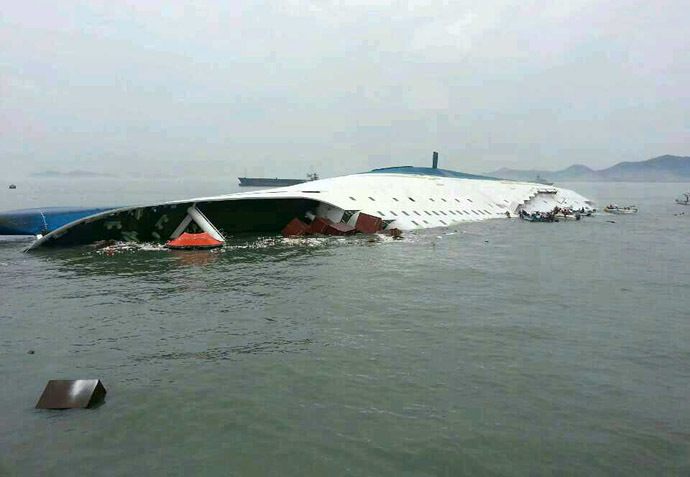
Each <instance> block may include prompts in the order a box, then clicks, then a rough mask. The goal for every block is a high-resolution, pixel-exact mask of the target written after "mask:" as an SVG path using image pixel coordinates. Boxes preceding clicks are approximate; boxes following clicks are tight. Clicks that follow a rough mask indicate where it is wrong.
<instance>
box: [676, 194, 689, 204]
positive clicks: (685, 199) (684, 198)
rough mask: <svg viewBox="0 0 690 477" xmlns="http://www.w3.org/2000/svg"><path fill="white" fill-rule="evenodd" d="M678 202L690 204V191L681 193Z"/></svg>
mask: <svg viewBox="0 0 690 477" xmlns="http://www.w3.org/2000/svg"><path fill="white" fill-rule="evenodd" d="M676 204H679V205H690V191H689V192H686V193H684V194H681V196H680V197H679V198H678V199H676Z"/></svg>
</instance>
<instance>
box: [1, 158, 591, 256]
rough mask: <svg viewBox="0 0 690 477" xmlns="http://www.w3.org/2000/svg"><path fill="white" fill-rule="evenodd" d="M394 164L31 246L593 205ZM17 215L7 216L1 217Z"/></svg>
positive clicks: (104, 220)
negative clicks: (295, 221) (318, 221)
mask: <svg viewBox="0 0 690 477" xmlns="http://www.w3.org/2000/svg"><path fill="white" fill-rule="evenodd" d="M437 164H438V159H437V155H436V154H435V155H434V162H433V166H432V167H413V166H403V167H390V168H383V169H374V170H372V171H369V172H365V173H360V174H352V175H348V176H341V177H334V178H328V179H321V180H316V181H311V182H307V183H304V184H297V185H293V186H289V187H278V188H274V189H265V190H260V191H249V192H240V193H235V194H228V195H221V196H215V197H202V198H197V199H188V200H179V201H172V202H164V203H159V204H150V205H142V206H131V207H121V208H116V209H112V210H107V211H103V212H98V213H95V214H90V215H85V216H83V217H81V218H79V219H76V220H73V221H72V222H70V223H67V224H65V225H63V226H60V227H58V228H57V229H55V230H52V231H48V233H47V234H45V235H43V236H41V237H39V238H38V239H37V240H36V241H35V242H33V243H32V244H31V245H30V247H29V250H34V249H37V248H41V247H59V246H71V245H84V244H91V243H95V242H99V241H109V240H115V241H136V242H158V243H165V242H167V241H169V240H171V239H175V238H176V237H178V236H180V235H181V234H182V233H184V232H185V231H187V230H189V229H190V228H191V229H193V230H197V231H198V230H199V229H200V230H202V231H203V232H205V233H208V234H209V235H210V236H212V237H213V238H215V239H217V240H221V241H224V240H225V238H226V237H229V236H231V235H235V234H242V233H259V234H277V233H280V232H281V230H283V228H284V227H285V226H286V225H287V224H288V223H290V222H291V221H292V220H293V219H295V218H299V219H301V220H305V221H312V220H314V219H315V218H324V219H328V220H329V221H331V222H333V223H347V224H351V225H354V224H355V223H356V221H357V219H358V217H359V214H360V213H365V214H368V215H371V216H375V217H379V218H381V219H382V221H383V224H384V229H393V228H395V229H399V230H403V231H405V230H417V229H427V228H435V227H449V226H455V225H458V224H461V223H465V222H473V221H480V220H488V219H505V218H507V217H516V216H517V214H518V213H519V211H521V210H527V211H528V212H534V211H543V212H547V211H551V210H553V208H554V207H556V206H558V207H568V208H571V209H577V210H580V209H583V210H585V211H591V210H593V205H594V204H593V203H592V202H591V201H589V200H587V199H586V198H585V197H583V196H581V195H580V194H578V193H576V192H573V191H571V190H567V189H561V188H559V187H551V186H544V185H540V184H535V183H532V182H515V181H508V180H503V179H497V178H493V177H487V176H479V175H473V174H465V173H462V172H456V171H451V170H446V169H439V168H438V167H437ZM7 215H9V214H4V215H0V223H2V221H3V218H4V217H6V216H7Z"/></svg>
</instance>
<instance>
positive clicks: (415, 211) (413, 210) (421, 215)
mask: <svg viewBox="0 0 690 477" xmlns="http://www.w3.org/2000/svg"><path fill="white" fill-rule="evenodd" d="M412 212H414V213H415V214H417V215H419V216H420V217H421V216H422V214H420V213H419V212H417V211H416V210H413V211H412Z"/></svg>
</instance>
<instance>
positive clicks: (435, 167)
mask: <svg viewBox="0 0 690 477" xmlns="http://www.w3.org/2000/svg"><path fill="white" fill-rule="evenodd" d="M431 167H432V168H434V169H438V152H436V151H434V160H433V162H432V165H431Z"/></svg>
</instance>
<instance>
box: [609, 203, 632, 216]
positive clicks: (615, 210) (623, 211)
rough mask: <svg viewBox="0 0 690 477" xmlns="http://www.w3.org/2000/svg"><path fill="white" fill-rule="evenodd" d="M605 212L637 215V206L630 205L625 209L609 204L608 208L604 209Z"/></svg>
mask: <svg viewBox="0 0 690 477" xmlns="http://www.w3.org/2000/svg"><path fill="white" fill-rule="evenodd" d="M604 212H608V213H609V214H621V215H622V214H636V213H637V206H636V205H628V206H625V207H620V206H618V205H616V204H609V205H607V206H606V207H604Z"/></svg>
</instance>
